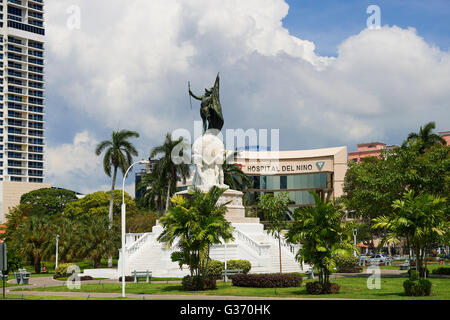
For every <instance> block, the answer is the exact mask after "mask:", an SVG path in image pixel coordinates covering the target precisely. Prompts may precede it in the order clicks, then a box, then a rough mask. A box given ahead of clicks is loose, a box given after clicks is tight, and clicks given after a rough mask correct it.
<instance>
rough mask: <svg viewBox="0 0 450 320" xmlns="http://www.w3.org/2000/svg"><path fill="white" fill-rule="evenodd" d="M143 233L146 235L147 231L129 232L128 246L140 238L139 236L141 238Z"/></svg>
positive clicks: (127, 237)
mask: <svg viewBox="0 0 450 320" xmlns="http://www.w3.org/2000/svg"><path fill="white" fill-rule="evenodd" d="M143 235H145V233H127V234H126V235H125V243H126V246H127V247H129V246H131V245H132V244H133V243H135V242H136V241H137V240H139V238H141V237H142V236H143Z"/></svg>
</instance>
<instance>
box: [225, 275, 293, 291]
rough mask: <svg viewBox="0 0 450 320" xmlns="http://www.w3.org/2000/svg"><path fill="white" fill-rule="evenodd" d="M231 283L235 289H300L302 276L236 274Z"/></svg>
mask: <svg viewBox="0 0 450 320" xmlns="http://www.w3.org/2000/svg"><path fill="white" fill-rule="evenodd" d="M231 281H232V283H233V286H236V287H252V288H288V287H300V286H301V285H302V276H300V275H296V274H236V275H234V276H233V278H232V279H231Z"/></svg>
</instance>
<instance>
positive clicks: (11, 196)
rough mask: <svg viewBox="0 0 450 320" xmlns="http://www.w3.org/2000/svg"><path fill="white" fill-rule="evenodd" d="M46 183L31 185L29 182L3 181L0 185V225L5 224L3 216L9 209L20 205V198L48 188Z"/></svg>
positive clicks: (48, 185)
mask: <svg viewBox="0 0 450 320" xmlns="http://www.w3.org/2000/svg"><path fill="white" fill-rule="evenodd" d="M50 187H51V185H50V184H48V183H31V182H15V181H3V182H1V183H0V201H1V203H0V208H1V212H0V223H5V222H6V220H5V215H6V214H7V213H8V211H9V209H10V208H13V207H15V206H17V205H18V204H19V203H20V197H21V196H22V195H23V194H25V193H28V192H31V191H34V190H38V189H42V188H50Z"/></svg>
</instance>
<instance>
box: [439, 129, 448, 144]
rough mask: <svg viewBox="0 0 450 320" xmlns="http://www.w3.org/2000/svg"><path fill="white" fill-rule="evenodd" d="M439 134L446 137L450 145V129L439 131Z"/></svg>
mask: <svg viewBox="0 0 450 320" xmlns="http://www.w3.org/2000/svg"><path fill="white" fill-rule="evenodd" d="M439 135H440V136H441V137H442V138H444V140H445V142H447V145H448V146H450V131H444V132H439Z"/></svg>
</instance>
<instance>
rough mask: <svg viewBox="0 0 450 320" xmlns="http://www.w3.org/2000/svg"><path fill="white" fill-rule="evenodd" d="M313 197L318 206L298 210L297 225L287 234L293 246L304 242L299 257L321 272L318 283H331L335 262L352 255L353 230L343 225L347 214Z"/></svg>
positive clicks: (296, 214)
mask: <svg viewBox="0 0 450 320" xmlns="http://www.w3.org/2000/svg"><path fill="white" fill-rule="evenodd" d="M310 193H311V194H312V195H313V196H314V200H315V205H314V206H311V207H302V208H297V209H296V210H295V211H294V220H295V221H294V223H293V224H292V227H291V229H290V230H289V231H288V234H287V239H288V241H289V242H291V243H301V245H302V247H301V248H300V249H299V250H298V252H297V255H296V257H297V258H298V259H301V260H303V261H305V262H306V263H308V264H311V265H313V266H314V267H316V268H318V269H319V282H320V283H321V284H322V285H324V284H326V283H329V281H330V280H329V275H330V273H331V269H332V268H333V267H335V265H336V263H335V261H334V259H333V257H334V256H335V255H337V254H346V255H348V254H351V252H352V251H353V249H354V248H353V245H352V240H351V228H350V227H349V226H348V225H347V224H346V223H345V222H344V217H345V212H343V211H342V210H340V209H339V208H338V207H336V206H334V205H333V204H332V203H331V202H330V201H329V200H326V201H325V202H322V200H321V199H320V197H319V195H317V193H315V192H310Z"/></svg>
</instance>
